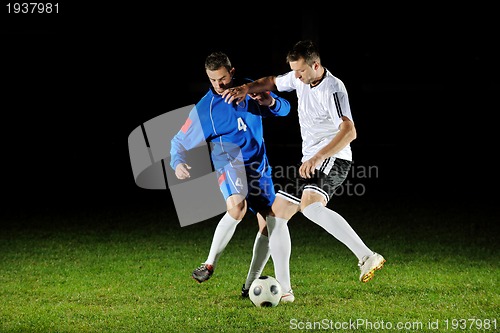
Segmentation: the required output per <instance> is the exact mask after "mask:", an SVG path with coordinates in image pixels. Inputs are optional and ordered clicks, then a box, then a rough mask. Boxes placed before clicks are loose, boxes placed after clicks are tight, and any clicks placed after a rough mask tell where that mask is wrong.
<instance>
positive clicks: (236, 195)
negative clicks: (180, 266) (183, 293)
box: [192, 166, 247, 283]
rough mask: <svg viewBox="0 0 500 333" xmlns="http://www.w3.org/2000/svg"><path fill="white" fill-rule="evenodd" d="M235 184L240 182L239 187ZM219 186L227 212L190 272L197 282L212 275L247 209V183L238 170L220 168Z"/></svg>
mask: <svg viewBox="0 0 500 333" xmlns="http://www.w3.org/2000/svg"><path fill="white" fill-rule="evenodd" d="M238 179H239V180H238ZM237 184H241V188H240V185H237ZM219 186H220V190H221V192H222V194H223V196H224V198H225V199H226V206H227V212H226V213H225V214H224V216H223V217H222V218H221V220H220V221H219V223H218V224H217V227H216V228H215V232H214V235H213V238H212V244H211V246H210V251H209V254H208V257H207V259H206V260H205V262H204V263H202V264H201V266H199V267H198V268H196V269H195V270H194V271H193V273H192V277H193V278H194V279H195V280H196V281H198V282H199V283H201V282H204V281H206V280H208V279H209V278H210V277H211V276H212V274H213V272H214V270H215V266H216V264H217V260H218V259H219V257H220V255H221V254H222V252H223V251H224V249H225V248H226V246H227V244H228V243H229V241H230V240H231V238H232V237H233V235H234V232H235V230H236V227H237V226H238V223H239V222H240V221H241V220H242V219H243V217H244V216H245V213H246V210H247V202H246V200H245V195H246V193H247V185H246V182H242V181H241V171H240V170H235V169H231V168H230V167H229V166H228V167H227V168H226V169H225V170H221V172H219Z"/></svg>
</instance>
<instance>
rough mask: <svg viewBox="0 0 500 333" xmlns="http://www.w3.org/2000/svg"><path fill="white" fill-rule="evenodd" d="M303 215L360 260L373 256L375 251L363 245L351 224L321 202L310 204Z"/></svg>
mask: <svg viewBox="0 0 500 333" xmlns="http://www.w3.org/2000/svg"><path fill="white" fill-rule="evenodd" d="M302 214H304V216H305V217H307V218H308V219H309V220H311V221H313V222H314V223H316V224H317V225H319V226H320V227H322V228H323V229H325V230H326V231H328V232H329V233H330V234H331V235H333V236H334V237H335V238H337V239H338V240H339V241H341V242H342V243H344V245H346V246H347V247H348V248H349V249H350V250H351V251H352V252H353V253H354V255H356V257H357V258H358V260H361V258H363V257H364V256H369V255H372V254H373V251H372V250H370V249H369V248H368V247H367V246H366V245H365V243H363V241H362V240H361V238H359V236H358V235H357V234H356V232H355V231H354V230H353V229H352V227H351V226H350V225H349V223H347V221H346V220H345V219H344V218H343V217H342V216H340V215H339V214H338V213H336V212H334V211H333V210H331V209H328V208H326V207H325V206H323V204H321V202H315V203H312V204H310V205H309V206H307V207H306V208H305V209H304V210H303V211H302Z"/></svg>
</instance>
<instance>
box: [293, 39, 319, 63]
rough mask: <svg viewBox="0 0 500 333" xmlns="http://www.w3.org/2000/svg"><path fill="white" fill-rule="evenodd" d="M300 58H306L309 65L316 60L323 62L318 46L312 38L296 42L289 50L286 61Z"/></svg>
mask: <svg viewBox="0 0 500 333" xmlns="http://www.w3.org/2000/svg"><path fill="white" fill-rule="evenodd" d="M299 59H304V60H305V62H306V64H308V65H309V66H312V64H313V63H314V62H315V61H317V62H321V59H320V56H319V48H318V46H317V45H316V44H315V43H314V42H313V41H312V40H301V41H299V42H297V43H295V45H294V46H293V48H292V49H291V50H290V51H288V54H287V56H286V62H287V63H290V62H292V61H298V60H299Z"/></svg>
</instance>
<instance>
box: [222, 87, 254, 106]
mask: <svg viewBox="0 0 500 333" xmlns="http://www.w3.org/2000/svg"><path fill="white" fill-rule="evenodd" d="M247 94H248V86H246V85H241V86H238V87H232V88H229V89H226V90H224V92H222V98H224V101H225V102H226V103H228V104H231V103H232V102H233V101H235V102H236V104H239V103H240V102H242V101H244V100H245V96H246V95H247Z"/></svg>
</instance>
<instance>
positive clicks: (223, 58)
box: [205, 51, 233, 72]
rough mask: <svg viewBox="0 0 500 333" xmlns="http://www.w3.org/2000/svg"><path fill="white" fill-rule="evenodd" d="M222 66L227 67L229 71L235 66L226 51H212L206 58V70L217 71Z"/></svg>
mask: <svg viewBox="0 0 500 333" xmlns="http://www.w3.org/2000/svg"><path fill="white" fill-rule="evenodd" d="M221 67H225V68H226V69H227V71H228V72H229V71H230V70H231V68H233V66H231V61H230V60H229V57H228V56H227V55H226V54H225V53H224V52H221V51H215V52H212V53H210V54H209V55H208V56H207V58H206V59H205V70H209V71H215V70H218V69H219V68H221Z"/></svg>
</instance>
